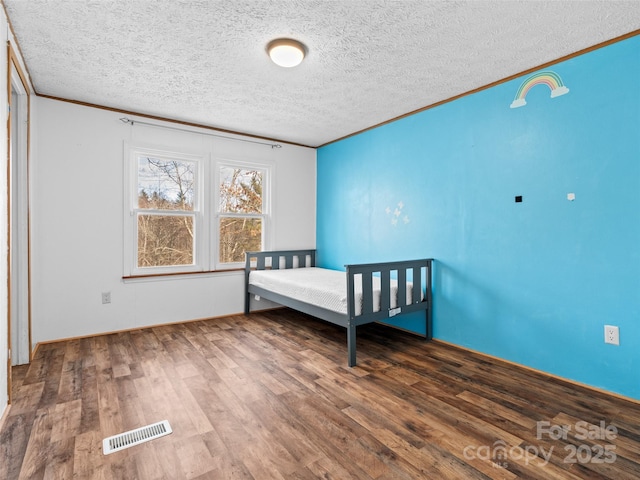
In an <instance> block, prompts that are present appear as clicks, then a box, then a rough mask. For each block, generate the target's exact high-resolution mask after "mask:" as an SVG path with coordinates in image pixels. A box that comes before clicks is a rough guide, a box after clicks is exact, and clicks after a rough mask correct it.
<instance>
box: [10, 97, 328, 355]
mask: <svg viewBox="0 0 640 480" xmlns="http://www.w3.org/2000/svg"><path fill="white" fill-rule="evenodd" d="M36 101H37V127H38V128H37V134H36V136H35V139H34V142H35V143H36V144H37V148H36V149H35V151H36V154H35V155H34V156H33V157H34V158H33V168H32V189H33V190H32V191H33V194H32V206H31V214H32V238H33V240H32V249H31V252H32V308H33V310H32V329H33V341H34V343H38V342H43V341H47V340H53V339H60V338H68V337H75V336H82V335H90V334H96V333H102V332H111V331H117V330H122V329H130V328H137V327H142V326H149V325H157V324H162V323H169V322H180V321H185V320H191V319H199V318H208V317H217V316H224V315H229V314H235V313H240V312H242V310H243V289H244V285H243V279H244V277H243V273H242V272H227V273H216V274H206V275H198V276H182V277H179V278H177V277H162V278H159V279H158V278H156V279H145V280H135V281H131V280H127V281H123V279H122V277H123V187H124V186H123V145H124V142H125V141H127V142H133V143H137V142H153V143H158V142H160V143H161V144H164V145H166V146H172V145H181V144H184V145H187V144H189V145H192V146H196V147H197V148H205V149H206V148H211V149H212V151H213V155H214V156H222V157H224V158H232V159H245V160H246V159H252V160H257V161H267V162H273V163H274V165H275V169H274V171H275V175H274V177H275V178H273V216H274V223H275V224H274V228H275V230H274V234H273V237H272V238H273V245H272V247H273V248H274V249H283V248H313V247H314V246H315V212H316V195H315V189H316V186H315V185H316V152H315V150H314V149H310V148H304V147H297V146H292V145H286V144H283V146H282V148H279V149H272V148H270V147H268V146H263V145H254V144H250V143H244V142H235V141H229V140H222V139H218V138H214V137H211V136H203V135H195V134H192V133H182V132H173V131H170V130H166V129H157V128H150V127H145V126H138V125H135V126H133V127H132V126H130V125H126V124H124V123H122V122H121V121H120V120H119V118H121V117H123V114H119V113H117V112H111V111H107V110H102V109H97V108H89V107H84V106H79V105H75V104H71V103H67V102H60V101H55V100H50V99H45V98H41V97H38V98H37V99H36ZM131 118H134V119H135V117H131ZM140 120H144V121H148V122H149V120H145V119H140ZM156 123H157V122H156ZM180 128H186V127H180ZM1 196H2V195H0V197H1ZM0 223H1V222H0ZM107 291H110V292H111V301H112V303H110V304H106V305H103V304H102V303H101V292H107Z"/></svg>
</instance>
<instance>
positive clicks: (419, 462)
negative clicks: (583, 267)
mask: <svg viewBox="0 0 640 480" xmlns="http://www.w3.org/2000/svg"><path fill="white" fill-rule="evenodd" d="M345 338H346V336H345V330H344V329H343V328H340V327H337V326H335V325H331V324H328V323H325V322H322V321H319V320H317V319H314V318H312V317H309V316H306V315H303V314H300V313H297V312H292V311H290V310H287V309H280V310H270V311H267V312H263V313H254V314H252V315H251V316H248V317H246V316H244V315H236V316H230V317H226V318H223V319H214V320H203V321H196V322H187V323H184V324H176V325H163V326H159V327H153V328H143V329H139V330H134V331H130V332H122V333H116V334H112V335H104V336H97V337H88V338H83V339H78V340H69V341H63V342H58V343H55V344H48V345H41V346H40V348H38V350H37V355H36V357H35V358H34V359H33V362H32V363H31V365H29V366H28V367H17V368H16V369H15V370H14V382H13V389H14V391H13V399H14V403H13V405H12V407H11V409H10V410H9V412H8V414H7V416H6V419H5V421H4V424H3V425H2V430H1V431H0V479H2V480H4V479H5V478H6V479H8V480H15V479H20V478H29V479H46V480H51V479H70V478H73V479H74V480H75V479H80V480H82V479H87V480H88V479H91V480H95V479H104V480H121V479H127V480H129V479H137V480H182V479H185V480H186V479H189V480H205V479H207V480H209V479H214V480H218V479H225V480H226V479H242V480H270V479H278V478H282V479H287V480H291V479H294V480H295V479H298V480H309V479H314V478H327V479H340V480H342V479H363V480H392V479H393V480H409V479H411V480H413V479H417V478H438V479H444V480H457V479H465V480H467V479H472V480H473V479H493V480H498V479H500V480H516V479H534V480H535V479H540V480H542V479H544V480H548V479H556V480H584V479H615V480H627V479H637V478H640V422H639V421H638V418H640V403H636V402H632V401H628V400H625V399H622V398H620V397H616V396H613V395H607V394H606V393H602V392H596V391H593V390H591V389H587V388H584V387H581V386H577V385H574V384H571V383H568V382H563V381H562V380H560V379H557V378H551V377H548V376H545V375H543V374H541V373H538V372H532V371H530V370H527V369H524V368H519V367H517V366H514V365H512V364H509V363H506V362H501V361H499V360H495V359H491V358H488V357H484V356H482V355H479V354H476V353H473V352H468V351H465V350H462V349H458V348H456V347H454V346H451V345H446V344H442V343H438V342H426V341H425V340H424V339H421V338H419V337H416V336H413V335H410V334H407V333H405V332H401V331H399V330H394V329H390V328H388V327H385V326H381V325H364V326H362V327H359V330H358V366H357V367H354V368H348V367H347V366H346V346H345ZM165 419H166V420H169V422H170V424H171V426H172V429H173V433H172V434H170V435H167V436H164V437H161V438H159V439H156V440H151V441H149V442H146V443H143V444H141V445H137V446H134V447H131V448H128V449H125V450H122V451H120V452H116V453H113V454H111V455H104V454H103V452H102V439H103V438H105V437H107V436H109V435H114V434H117V433H121V432H124V431H126V430H132V429H134V428H138V427H141V426H144V425H147V424H150V423H154V422H157V421H160V420H165ZM541 422H543V423H542V424H543V425H547V426H549V425H571V426H572V428H573V429H574V430H573V431H572V434H570V435H567V436H566V437H565V438H553V437H552V436H551V435H550V434H549V433H548V432H547V433H544V432H543V433H542V434H541V433H540V431H539V428H540V425H541ZM545 422H546V423H545ZM602 422H604V423H602ZM576 425H589V426H592V427H593V429H594V430H593V431H594V432H600V434H602V433H603V427H602V425H605V426H613V427H615V428H616V436H615V438H612V439H601V438H586V439H584V438H581V437H580V436H577V435H576V431H575V427H576ZM609 442H610V443H609ZM607 445H610V446H611V447H615V448H614V450H612V451H611V452H612V453H615V457H611V458H609V461H606V462H604V461H594V460H597V458H595V455H596V454H597V452H598V449H599V448H603V447H604V446H607ZM572 449H573V451H575V452H578V451H579V452H580V455H581V457H576V456H574V457H570V456H569V455H570V452H571V451H572ZM547 454H548V455H547ZM572 460H574V461H572Z"/></svg>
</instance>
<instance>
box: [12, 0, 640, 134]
mask: <svg viewBox="0 0 640 480" xmlns="http://www.w3.org/2000/svg"><path fill="white" fill-rule="evenodd" d="M4 4H5V8H6V10H7V13H8V15H9V19H10V21H11V24H12V26H13V29H14V32H15V35H16V37H17V41H18V43H19V46H20V48H21V51H22V53H23V56H24V58H25V62H26V64H27V68H28V71H29V73H30V74H31V76H32V81H33V84H34V87H35V89H36V91H37V92H38V93H39V94H42V95H47V96H54V97H60V98H64V99H69V100H75V101H80V102H86V103H91V104H98V105H103V106H106V107H112V108H116V109H122V110H126V111H131V112H138V113H143V114H148V115H155V116H161V117H165V118H169V119H175V120H181V121H187V122H191V123H197V124H202V125H207V126H211V127H216V128H221V129H227V130H233V131H238V132H244V133H248V134H252V135H258V136H264V137H269V138H275V139H278V140H282V141H289V142H293V143H300V144H303V145H309V146H318V145H322V144H324V143H327V142H330V141H332V140H336V139H338V138H341V137H344V136H347V135H349V134H351V133H353V132H357V131H360V130H362V129H366V128H368V127H371V126H373V125H376V124H379V123H381V122H384V121H387V120H390V119H392V118H395V117H397V116H400V115H403V114H405V113H408V112H411V111H414V110H417V109H420V108H422V107H425V106H427V105H431V104H433V103H436V102H438V101H441V100H445V99H448V98H451V97H453V96H455V95H458V94H461V93H464V92H467V91H470V90H473V89H475V88H479V87H482V86H484V85H487V84H489V83H492V82H494V81H497V80H500V79H503V78H505V77H508V76H510V75H513V74H516V73H520V72H522V71H525V70H527V69H530V68H532V67H536V66H539V65H541V64H544V63H546V62H549V61H552V60H555V59H558V58H560V57H563V56H565V55H568V54H571V53H574V52H576V51H579V50H582V49H584V48H587V47H590V46H593V45H596V44H598V43H601V42H604V41H606V40H609V39H612V38H615V37H618V36H620V35H623V34H627V33H629V32H632V31H635V30H638V29H640V7H639V3H638V0H633V1H615V0H606V1H589V0H582V1H560V0H557V1H532V0H529V1H515V0H513V1H497V0H493V1H481V0H473V1H429V0H418V1H412V0H338V1H332V0H315V1H313V0H270V1H266V0H265V1H262V0H209V1H179V0H85V1H83V0H4ZM278 37H294V38H296V39H298V40H300V41H302V42H303V43H305V44H306V45H307V48H308V55H307V58H306V59H305V61H304V62H303V63H302V64H301V65H300V66H299V67H296V68H293V69H285V68H281V67H278V66H276V65H274V64H272V63H271V62H270V60H269V58H268V56H267V55H266V53H265V45H266V44H267V43H268V42H269V41H270V40H272V39H274V38H278Z"/></svg>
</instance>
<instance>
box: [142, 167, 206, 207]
mask: <svg viewBox="0 0 640 480" xmlns="http://www.w3.org/2000/svg"><path fill="white" fill-rule="evenodd" d="M195 168H196V164H195V163H194V162H188V161H182V160H163V159H159V158H153V157H147V156H140V157H138V207H139V208H151V209H156V210H191V211H192V210H193V198H194V190H193V189H194V180H195V173H194V172H195Z"/></svg>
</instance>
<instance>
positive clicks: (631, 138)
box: [316, 36, 640, 399]
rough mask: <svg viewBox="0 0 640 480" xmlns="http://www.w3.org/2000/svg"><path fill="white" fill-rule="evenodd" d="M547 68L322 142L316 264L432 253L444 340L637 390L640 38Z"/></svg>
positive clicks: (413, 323)
mask: <svg viewBox="0 0 640 480" xmlns="http://www.w3.org/2000/svg"><path fill="white" fill-rule="evenodd" d="M547 70H551V71H553V72H555V73H556V74H558V75H559V76H560V77H561V79H562V81H563V82H564V84H565V85H566V87H568V89H569V92H568V93H567V94H565V95H562V96H557V97H555V98H551V96H550V88H549V87H547V86H546V85H537V86H534V87H533V88H532V89H531V90H530V91H529V93H528V94H527V96H526V105H525V106H522V107H520V108H510V105H511V102H512V101H513V100H514V96H515V95H516V92H517V91H518V89H519V87H520V86H521V85H522V83H523V82H524V81H525V80H527V78H528V77H530V76H529V75H524V76H522V77H520V78H517V79H514V80H512V81H509V82H506V83H503V84H500V85H498V86H495V87H492V88H489V89H486V90H483V91H480V92H478V93H475V94H472V95H468V96H465V97H462V98H460V99H458V100H455V101H452V102H449V103H446V104H443V105H441V106H438V107H435V108H432V109H429V110H425V111H423V112H420V113H417V114H414V115H411V116H409V117H405V118H403V119H400V120H397V121H395V122H392V123H389V124H386V125H383V126H380V127H378V128H375V129H372V130H369V131H366V132H364V133H361V134H359V135H357V136H354V137H350V138H347V139H344V140H342V141H339V142H336V143H333V144H330V145H327V146H325V147H322V148H320V149H319V150H318V161H317V165H318V175H317V181H318V188H317V195H318V197H317V203H318V212H317V222H318V224H317V244H316V246H317V249H318V263H319V265H320V266H324V267H329V268H337V269H342V268H343V266H344V265H345V264H347V263H358V262H372V261H386V260H400V259H408V258H417V257H433V258H435V259H436V263H435V272H434V282H435V283H434V337H435V338H437V339H441V340H444V341H447V342H451V343H454V344H457V345H460V346H463V347H466V348H470V349H473V350H477V351H481V352H484V353H487V354H490V355H494V356H497V357H500V358H504V359H506V360H509V361H512V362H516V363H519V364H522V365H526V366H529V367H532V368H535V369H538V370H542V371H545V372H548V373H551V374H554V375H558V376H561V377H564V378H567V379H571V380H574V381H577V382H580V383H584V384H588V385H591V386H595V387H598V388H602V389H606V390H609V391H612V392H617V393H619V394H622V395H625V396H628V397H633V398H638V399H640V36H635V37H632V38H630V39H627V40H624V41H621V42H618V43H615V44H612V45H609V46H607V47H604V48H600V49H598V50H595V51H592V52H589V53H586V54H584V55H581V56H578V57H575V58H572V59H570V60H568V61H565V62H562V63H558V64H556V65H553V66H552V67H549V68H548V69H547ZM569 193H573V194H575V200H573V201H571V200H569V199H568V198H567V195H568V194H569ZM516 196H522V202H519V203H517V202H515V197H516ZM605 324H609V325H617V326H618V327H619V328H620V346H613V345H608V344H605V343H604V325H605ZM399 326H402V327H403V328H409V329H414V330H417V331H420V319H419V318H417V319H416V318H410V319H409V320H408V321H404V323H400V324H399Z"/></svg>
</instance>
